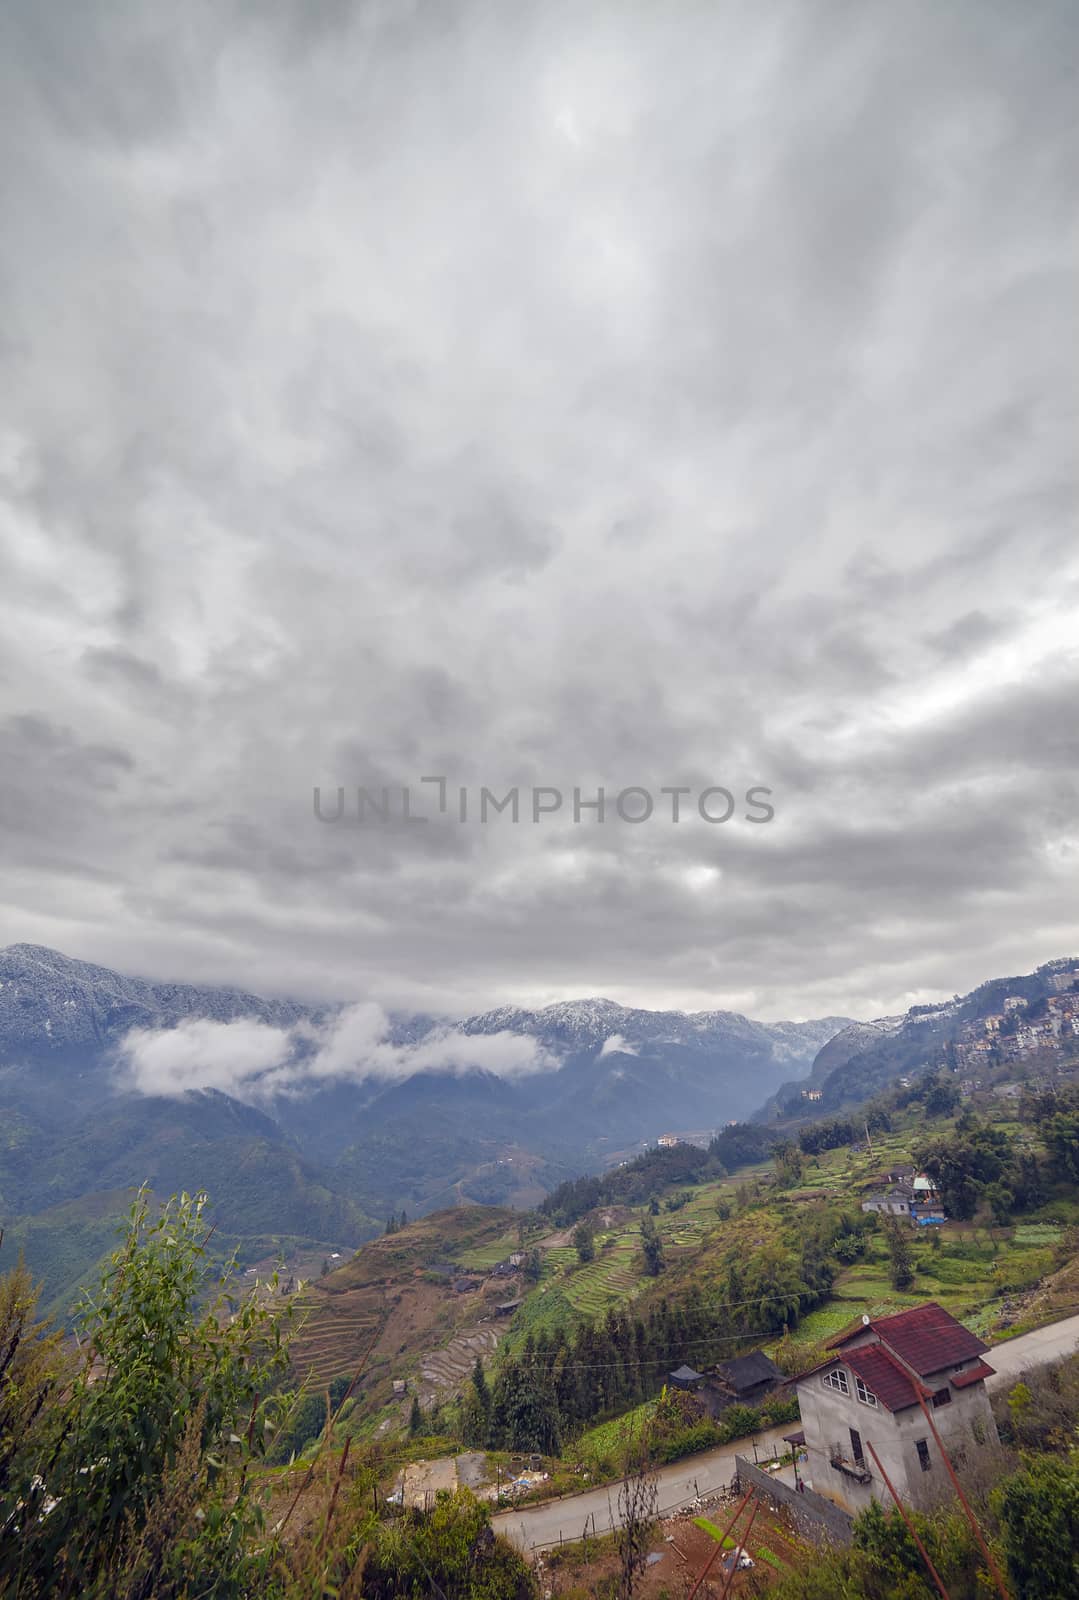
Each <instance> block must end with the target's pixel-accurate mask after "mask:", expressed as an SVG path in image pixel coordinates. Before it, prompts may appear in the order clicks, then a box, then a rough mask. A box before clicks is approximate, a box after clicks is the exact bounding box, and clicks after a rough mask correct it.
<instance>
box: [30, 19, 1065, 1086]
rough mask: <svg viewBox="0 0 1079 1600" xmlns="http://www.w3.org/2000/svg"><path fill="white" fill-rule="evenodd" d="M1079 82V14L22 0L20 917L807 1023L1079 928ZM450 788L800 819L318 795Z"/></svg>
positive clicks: (204, 1043) (1022, 955)
mask: <svg viewBox="0 0 1079 1600" xmlns="http://www.w3.org/2000/svg"><path fill="white" fill-rule="evenodd" d="M1077 79H1079V13H1077V10H1076V8H1075V6H1074V5H1073V4H1071V3H1065V0H1047V3H1045V4H1039V5H1037V6H1033V7H1029V6H1016V5H1014V4H1004V3H1003V0H958V3H956V4H953V5H949V6H946V7H944V6H939V5H935V4H932V3H930V0H913V3H912V4H909V5H904V6H901V7H900V6H890V5H885V4H873V3H870V4H860V5H852V4H846V3H842V0H840V3H832V0H797V3H794V0H788V3H783V0H780V3H778V4H774V5H769V6H760V5H756V4H749V3H738V0H731V3H729V4H728V3H723V4H717V5H712V6H700V5H696V4H692V3H690V0H674V3H672V4H670V5H666V6H645V5H638V6H626V5H624V4H617V5H616V4H613V3H611V4H608V3H604V0H597V3H596V4H592V5H588V6H581V5H573V4H569V3H568V0H543V3H540V0H535V3H533V0H522V3H521V4H517V5H513V6H492V5H489V4H486V3H481V0H447V3H445V4H439V5H436V6H417V5H413V4H411V3H410V0H379V3H378V4H372V3H367V0H363V3H361V0H355V3H349V0H342V3H340V4H335V5H332V6H311V5H306V4H300V3H298V0H270V3H267V4H265V5H259V6H257V7H241V8H235V7H223V6H219V5H211V4H209V3H208V0H194V3H193V4H190V5H187V6H185V7H183V8H182V11H181V10H178V9H177V8H176V7H175V6H166V5H164V4H163V3H161V0H149V3H143V4H139V5H135V4H133V3H130V0H115V3H111V0H110V3H107V4H106V3H105V0H86V3H85V4H80V5H78V6H74V7H72V6H68V5H62V4H61V3H60V0H11V3H10V4H8V5H7V6H5V7H4V8H3V9H2V15H0V95H2V98H3V105H4V118H5V129H6V132H7V134H8V137H7V138H5V140H4V141H3V148H2V151H0V182H2V184H3V189H4V194H5V227H4V229H3V235H2V238H0V284H2V286H3V299H4V337H3V339H2V340H0V548H2V551H3V554H2V558H0V559H2V562H3V573H2V580H0V870H2V872H3V884H4V893H3V901H4V904H3V907H2V908H0V943H4V942H9V941H10V942H17V941H33V942H39V943H44V944H49V945H55V946H58V947H60V948H61V949H64V950H66V951H68V952H69V953H71V954H73V955H80V956H85V957H87V958H89V959H93V960H98V961H104V962H106V963H109V964H112V965H115V966H118V967H121V968H124V969H126V970H134V971H140V972H144V973H147V974H148V975H151V976H158V977H163V978H190V979H194V980H199V981H225V982H234V983H238V984H240V985H242V986H245V987H247V988H249V989H253V990H255V991H257V992H266V991H273V992H279V993H294V994H296V995H297V996H299V997H303V998H312V999H324V1000H334V1001H339V1000H352V999H356V1000H362V999H363V998H364V997H367V996H371V995H377V996H379V997H380V999H382V1000H383V1001H384V1002H385V1004H386V1005H387V1006H389V1007H392V1008H394V1009H410V1008H416V1009H420V1010H423V1011H424V1012H425V1013H427V1014H430V1015H438V1016H446V1015H453V1016H463V1015H466V1014H469V1013H473V1012H477V1011H481V1010H483V1009H485V1008H487V1007H489V1006H492V1005H496V1004H500V1003H504V1002H511V1001H516V1002H520V1003H526V1004H540V1003H546V1002H548V1001H551V1000H555V999H561V998H564V997H566V996H567V995H570V994H573V995H579V994H582V993H602V994H607V995H610V996H612V998H614V999H617V1000H620V1001H623V1002H627V1003H633V1004H644V1005H657V1006H663V1005H675V1006H684V1007H690V1008H697V1007H699V1008H713V1007H717V1006H728V1007H730V1008H732V1009H735V1010H740V1011H745V1012H748V1013H750V1014H756V1015H759V1016H762V1017H773V1018H774V1017H781V1016H790V1015H802V1016H806V1015H822V1014H830V1013H845V1014H849V1015H874V1014H879V1013H891V1012H895V1011H897V1010H900V1009H902V1008H903V1007H904V1006H905V1005H907V1004H910V1003H912V1002H915V1001H919V1000H931V999H936V998H940V997H942V996H943V995H947V994H951V993H952V992H953V991H954V990H962V989H965V988H967V987H970V986H971V985H973V984H974V983H976V982H978V981H980V980H981V979H983V978H984V977H986V976H987V975H988V974H990V973H994V972H1007V971H1019V970H1029V968H1030V967H1032V966H1033V965H1034V964H1035V963H1036V962H1038V961H1041V960H1044V959H1047V958H1049V957H1051V956H1054V955H1059V954H1060V953H1062V952H1063V951H1067V950H1070V949H1072V948H1073V947H1074V943H1075V904H1076V887H1077V867H1079V825H1077V822H1076V817H1077V815H1079V783H1077V772H1079V746H1077V740H1076V735H1075V733H1074V731H1073V729H1074V716H1073V714H1072V708H1073V707H1074V705H1075V700H1076V693H1077V691H1079V659H1077V649H1076V644H1075V641H1076V639H1077V638H1079V626H1077V624H1079V541H1077V540H1076V487H1077V486H1076V474H1077V466H1076V452H1075V418H1076V414H1077V401H1079V368H1077V365H1076V361H1075V350H1076V348H1079V326H1077V322H1079V301H1077V298H1076V295H1075V273H1076V265H1077V253H1079V186H1077V185H1076V183H1075V172H1076V170H1077V167H1079V124H1077V119H1076V115H1075V94H1074V86H1075V82H1076V81H1077ZM431 773H445V774H447V776H448V778H449V781H450V783H451V784H458V785H466V786H468V787H470V788H471V789H472V791H473V792H474V793H475V792H476V791H477V790H478V788H479V786H480V785H488V786H490V787H491V788H492V789H494V790H495V791H496V792H498V793H502V792H504V790H505V789H506V788H507V787H509V786H510V785H513V784H520V785H521V786H522V787H532V786H535V785H554V786H556V787H559V788H561V789H562V790H563V792H564V793H570V792H571V791H572V790H573V788H574V787H575V786H579V787H580V788H581V789H582V791H583V792H585V793H589V792H593V791H594V790H595V788H596V786H597V785H599V784H603V785H604V786H605V787H606V788H607V789H608V791H609V792H615V793H616V792H618V791H619V790H620V789H622V788H624V787H626V786H627V785H643V786H644V787H646V788H648V789H649V790H650V791H652V792H658V790H659V789H660V787H661V786H663V785H679V784H684V785H688V786H691V787H692V788H693V789H694V790H695V791H697V792H699V791H700V790H701V789H703V788H705V787H706V786H708V785H712V784H716V785H726V786H728V787H731V788H732V789H736V790H738V791H742V790H744V788H745V787H746V786H747V785H749V784H753V783H760V784H764V785H767V786H768V787H770V788H771V789H772V790H773V794H774V804H775V806H776V819H775V821H774V822H773V823H771V824H769V825H768V826H766V827H758V828H752V827H749V826H748V825H738V826H737V830H736V827H735V825H731V826H729V827H712V826H709V825H708V824H707V823H704V822H702V821H701V820H700V819H699V818H694V817H692V816H691V817H690V818H689V819H688V820H686V821H685V822H682V823H679V824H678V825H674V824H672V823H670V822H666V823H665V822H663V821H661V820H659V819H658V818H657V819H656V820H654V821H652V822H650V823H648V824H647V825H642V826H634V825H630V824H627V823H624V822H620V821H619V820H618V819H617V818H615V819H613V820H608V821H606V822H605V823H604V824H603V825H599V824H598V823H596V822H595V821H594V820H586V821H582V823H581V824H580V825H579V826H574V825H573V823H572V819H569V820H567V819H566V818H565V817H564V816H563V817H560V818H558V819H553V820H552V821H551V822H550V823H548V824H546V825H545V826H543V827H535V828H533V827H530V826H525V825H523V824H522V825H520V826H512V825H510V824H508V823H505V822H498V823H495V824H492V825H490V826H486V827H483V826H480V825H479V824H477V823H475V822H474V821H472V820H470V821H469V822H468V823H467V824H460V823H458V822H456V821H455V820H454V817H453V816H452V814H450V815H447V816H443V817H439V818H436V819H435V820H434V821H433V822H431V823H430V824H428V825H425V826H415V827H411V828H409V827H406V826H387V827H372V828H367V829H360V828H356V827H353V828H350V829H346V828H333V827H327V826H323V825H320V824H319V823H318V822H316V821H315V820H314V818H313V817H312V814H311V793H312V789H313V787H314V786H315V785H321V786H322V787H323V788H324V789H325V791H326V792H330V791H332V789H333V788H334V787H336V785H338V784H344V785H350V786H351V785H369V786H372V787H377V786H379V785H381V784H384V783H385V784H394V785H397V784H403V783H409V782H411V783H416V782H417V781H418V779H419V778H420V777H421V776H422V775H424V774H431ZM350 1026H355V1028H356V1029H357V1030H358V1035H362V1032H363V1028H364V1023H363V1020H362V1018H358V1019H356V1020H355V1021H354V1023H353V1024H350ZM377 1033H378V1029H377V1026H375V1027H374V1035H377ZM374 1035H373V1036H372V1037H371V1038H370V1039H368V1040H367V1043H368V1045H369V1046H370V1049H371V1051H372V1055H371V1058H370V1059H372V1060H376V1059H379V1052H380V1051H382V1050H384V1049H386V1048H388V1047H387V1046H386V1045H385V1041H384V1039H383V1040H381V1042H380V1039H379V1038H378V1037H375V1036H374ZM211 1037H213V1038H216V1036H209V1035H207V1036H205V1037H203V1038H202V1039H201V1040H200V1039H185V1038H176V1039H172V1040H169V1041H163V1042H161V1043H160V1044H159V1045H156V1046H154V1047H153V1050H151V1046H150V1045H149V1044H147V1045H146V1046H145V1049H144V1052H143V1054H144V1057H145V1059H146V1060H147V1061H149V1060H150V1059H151V1057H152V1058H153V1060H154V1061H156V1062H157V1063H159V1064H160V1063H161V1062H163V1061H165V1060H166V1058H167V1059H168V1060H169V1061H170V1062H171V1065H170V1067H169V1069H168V1070H169V1071H172V1072H174V1073H175V1074H179V1075H180V1076H183V1075H184V1074H189V1073H191V1072H197V1071H199V1070H204V1069H202V1068H199V1067H198V1066H197V1062H198V1061H199V1060H202V1061H203V1062H206V1061H208V1060H209V1059H210V1057H211V1056H214V1047H212V1046H211V1043H210V1039H211ZM219 1042H220V1041H219ZM361 1042H362V1040H361ZM233 1046H234V1047H235V1050H236V1051H237V1052H238V1054H237V1057H236V1059H237V1060H239V1062H240V1066H239V1067H238V1068H237V1069H236V1070H238V1071H240V1072H241V1074H248V1073H258V1072H262V1073H264V1074H272V1073H274V1072H278V1071H281V1072H287V1071H288V1062H287V1061H277V1060H275V1059H274V1054H273V1052H274V1050H275V1048H276V1045H275V1043H274V1041H273V1040H270V1039H267V1038H263V1037H261V1036H259V1035H251V1034H250V1033H248V1034H247V1035H245V1036H244V1037H242V1038H241V1036H240V1035H236V1036H235V1038H234V1039H233V1040H232V1042H231V1044H230V1049H231V1048H233ZM325 1048H326V1050H327V1051H328V1052H329V1055H328V1056H327V1058H326V1059H327V1060H334V1059H336V1058H335V1057H334V1055H333V1050H334V1049H335V1048H339V1049H340V1050H341V1052H342V1053H343V1055H345V1056H347V1055H348V1054H349V1052H350V1051H351V1050H352V1048H353V1046H352V1045H351V1044H350V1043H348V1042H346V1041H339V1045H338V1046H336V1047H335V1046H334V1045H332V1043H327V1044H326V1046H325ZM155 1050H156V1051H157V1052H158V1053H157V1054H153V1051H155ZM170 1052H171V1054H170ZM248 1052H250V1054H248ZM214 1059H215V1060H216V1059H217V1057H216V1056H214ZM220 1059H221V1060H222V1062H223V1063H224V1061H225V1056H224V1055H222V1057H221V1058H220ZM387 1059H392V1052H391V1056H390V1057H389V1058H387ZM147 1070H148V1071H150V1073H151V1076H153V1075H154V1074H156V1073H158V1072H159V1071H161V1072H162V1073H163V1074H164V1076H166V1077H167V1075H168V1074H167V1072H165V1069H164V1068H162V1067H160V1065H158V1066H154V1067H152V1068H148V1069H147ZM220 1070H221V1071H222V1073H224V1074H225V1076H226V1077H228V1074H229V1073H230V1072H232V1071H233V1068H232V1067H229V1066H227V1065H225V1064H223V1065H222V1066H221V1069H220ZM245 1081H246V1080H245Z"/></svg>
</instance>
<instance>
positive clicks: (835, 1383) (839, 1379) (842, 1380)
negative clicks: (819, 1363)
mask: <svg viewBox="0 0 1079 1600" xmlns="http://www.w3.org/2000/svg"><path fill="white" fill-rule="evenodd" d="M824 1382H825V1384H826V1385H827V1387H828V1388H829V1389H838V1391H839V1393H840V1394H850V1389H849V1388H848V1386H847V1374H846V1373H845V1372H844V1371H843V1368H842V1367H836V1369H835V1371H834V1372H826V1373H825V1374H824Z"/></svg>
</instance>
